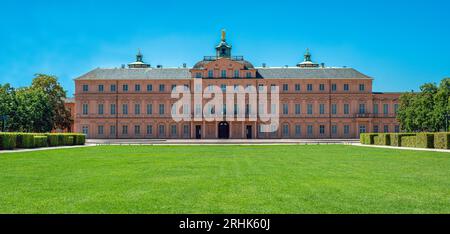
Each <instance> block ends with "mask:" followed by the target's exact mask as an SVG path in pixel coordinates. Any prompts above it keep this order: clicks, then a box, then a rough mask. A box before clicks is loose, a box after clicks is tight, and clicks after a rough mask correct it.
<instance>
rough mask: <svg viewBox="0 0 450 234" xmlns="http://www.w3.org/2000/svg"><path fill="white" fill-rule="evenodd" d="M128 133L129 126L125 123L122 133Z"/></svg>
mask: <svg viewBox="0 0 450 234" xmlns="http://www.w3.org/2000/svg"><path fill="white" fill-rule="evenodd" d="M126 134H128V126H127V125H123V126H122V135H126Z"/></svg>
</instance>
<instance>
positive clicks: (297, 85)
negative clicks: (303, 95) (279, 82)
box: [295, 84, 300, 92]
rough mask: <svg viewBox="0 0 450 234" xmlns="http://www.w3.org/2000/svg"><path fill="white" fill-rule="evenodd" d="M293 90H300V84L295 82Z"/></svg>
mask: <svg viewBox="0 0 450 234" xmlns="http://www.w3.org/2000/svg"><path fill="white" fill-rule="evenodd" d="M295 91H297V92H300V84H295Z"/></svg>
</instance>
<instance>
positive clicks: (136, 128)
mask: <svg viewBox="0 0 450 234" xmlns="http://www.w3.org/2000/svg"><path fill="white" fill-rule="evenodd" d="M134 135H141V126H140V125H134Z"/></svg>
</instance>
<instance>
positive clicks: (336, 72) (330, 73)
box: [257, 67, 372, 79]
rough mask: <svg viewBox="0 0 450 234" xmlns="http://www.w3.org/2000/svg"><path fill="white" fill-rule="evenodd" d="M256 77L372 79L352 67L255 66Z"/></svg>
mask: <svg viewBox="0 0 450 234" xmlns="http://www.w3.org/2000/svg"><path fill="white" fill-rule="evenodd" d="M257 77H258V78H260V77H261V78H266V79H270V78H284V79H315V78H316V79H372V78H371V77H369V76H367V75H364V74H362V73H361V72H359V71H357V70H355V69H353V68H299V67H287V68H286V67H285V68H270V67H269V68H257Z"/></svg>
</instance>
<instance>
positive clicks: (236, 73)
mask: <svg viewBox="0 0 450 234" xmlns="http://www.w3.org/2000/svg"><path fill="white" fill-rule="evenodd" d="M234 78H239V70H234Z"/></svg>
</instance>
